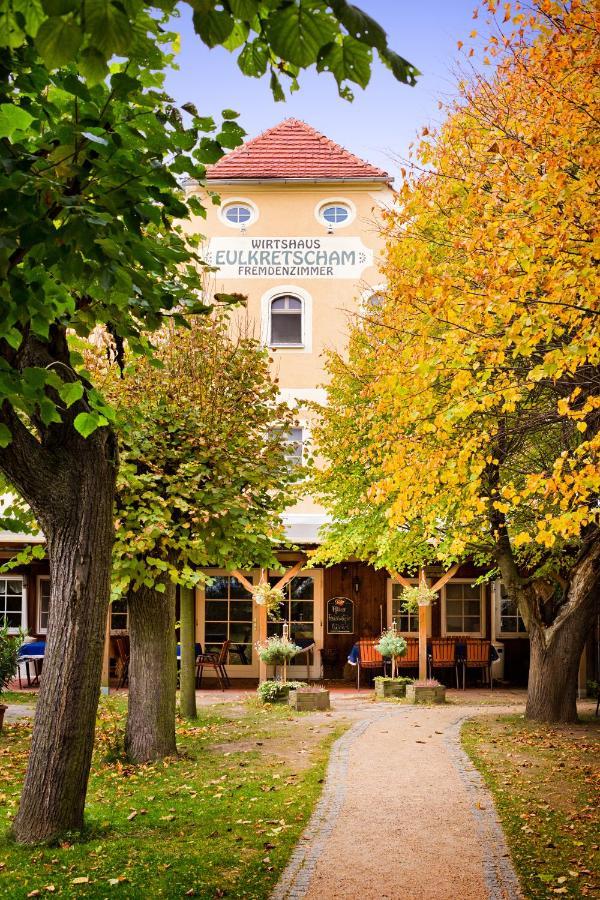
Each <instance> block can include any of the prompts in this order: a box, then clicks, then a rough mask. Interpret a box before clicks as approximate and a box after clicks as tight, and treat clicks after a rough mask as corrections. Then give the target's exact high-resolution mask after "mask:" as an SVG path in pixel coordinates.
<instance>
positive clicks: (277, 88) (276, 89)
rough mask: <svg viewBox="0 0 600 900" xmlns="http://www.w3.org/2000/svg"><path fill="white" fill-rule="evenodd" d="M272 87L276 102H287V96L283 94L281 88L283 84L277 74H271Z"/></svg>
mask: <svg viewBox="0 0 600 900" xmlns="http://www.w3.org/2000/svg"><path fill="white" fill-rule="evenodd" d="M270 87H271V93H272V94H273V99H274V100H275V102H276V103H281V102H283V101H284V100H285V94H284V92H283V88H282V87H281V82H280V80H279V78H278V77H277V74H276V73H275V72H271V79H270Z"/></svg>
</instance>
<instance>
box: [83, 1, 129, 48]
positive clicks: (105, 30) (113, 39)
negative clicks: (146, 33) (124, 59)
mask: <svg viewBox="0 0 600 900" xmlns="http://www.w3.org/2000/svg"><path fill="white" fill-rule="evenodd" d="M85 19H86V26H87V30H88V31H89V32H90V34H91V40H90V44H91V45H92V46H94V47H96V48H97V49H98V50H100V52H101V53H104V55H105V56H106V58H107V59H109V58H110V57H111V56H112V55H113V54H114V53H123V54H126V53H127V51H128V50H129V44H130V41H131V37H132V30H131V23H130V21H129V19H128V18H127V16H126V15H125V13H124V12H123V11H122V10H121V9H120V8H119V7H118V6H117V5H116V4H114V3H111V2H110V0H85Z"/></svg>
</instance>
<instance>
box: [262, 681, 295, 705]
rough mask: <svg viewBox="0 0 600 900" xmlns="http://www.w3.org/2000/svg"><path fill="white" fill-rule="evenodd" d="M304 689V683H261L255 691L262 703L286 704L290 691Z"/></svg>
mask: <svg viewBox="0 0 600 900" xmlns="http://www.w3.org/2000/svg"><path fill="white" fill-rule="evenodd" d="M304 687H306V683H305V682H304V681H271V680H270V681H262V682H261V683H260V684H259V686H258V687H257V689H256V693H257V694H258V698H259V700H262V702H263V703H287V700H288V697H289V694H290V691H293V690H297V689H298V688H304Z"/></svg>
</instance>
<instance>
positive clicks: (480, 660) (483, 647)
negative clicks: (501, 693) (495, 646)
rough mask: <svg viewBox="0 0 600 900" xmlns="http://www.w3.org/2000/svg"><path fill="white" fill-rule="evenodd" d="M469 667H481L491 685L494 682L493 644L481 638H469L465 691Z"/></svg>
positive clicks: (465, 668)
mask: <svg viewBox="0 0 600 900" xmlns="http://www.w3.org/2000/svg"><path fill="white" fill-rule="evenodd" d="M467 669H481V670H482V672H483V673H484V675H486V676H487V680H488V682H489V685H490V690H491V689H492V687H493V684H492V645H491V644H490V642H489V641H484V640H481V639H480V638H467V655H466V657H465V660H464V664H463V691H464V689H465V682H466V674H467Z"/></svg>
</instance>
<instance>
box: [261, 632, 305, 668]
mask: <svg viewBox="0 0 600 900" xmlns="http://www.w3.org/2000/svg"><path fill="white" fill-rule="evenodd" d="M301 649H302V648H301V647H299V646H298V645H297V644H294V642H293V641H290V640H288V639H287V637H285V636H284V637H280V636H279V635H278V634H274V635H272V637H270V638H267V639H266V641H259V643H258V644H257V645H256V650H257V652H258V655H259V657H260V659H261V660H262V662H264V663H265V664H266V665H267V666H282V665H283V664H284V663H287V662H289V660H290V659H291V658H292V657H293V656H295V655H296V653H298V652H299V651H300V650H301Z"/></svg>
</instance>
